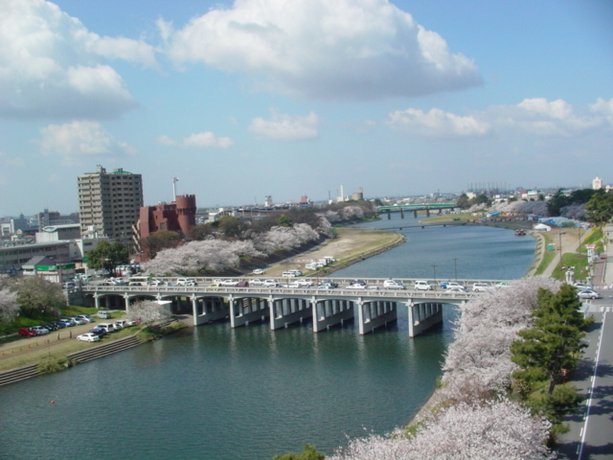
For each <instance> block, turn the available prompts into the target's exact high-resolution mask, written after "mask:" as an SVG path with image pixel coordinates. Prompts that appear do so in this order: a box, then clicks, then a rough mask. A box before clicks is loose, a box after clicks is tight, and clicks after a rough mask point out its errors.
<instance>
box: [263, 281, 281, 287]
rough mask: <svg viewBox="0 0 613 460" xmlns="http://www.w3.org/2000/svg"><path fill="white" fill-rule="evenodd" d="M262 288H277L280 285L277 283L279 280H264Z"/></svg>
mask: <svg viewBox="0 0 613 460" xmlns="http://www.w3.org/2000/svg"><path fill="white" fill-rule="evenodd" d="M262 286H264V287H277V286H279V283H277V280H264V281H262Z"/></svg>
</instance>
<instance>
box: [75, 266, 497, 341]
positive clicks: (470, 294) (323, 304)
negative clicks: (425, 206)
mask: <svg viewBox="0 0 613 460" xmlns="http://www.w3.org/2000/svg"><path fill="white" fill-rule="evenodd" d="M190 280H193V281H194V282H195V283H196V284H195V285H193V286H178V285H177V278H158V279H157V282H160V283H161V284H160V285H158V286H152V285H147V286H109V285H104V284H86V285H84V286H82V288H81V292H82V294H84V295H86V296H90V297H93V303H94V305H95V306H96V308H101V307H104V308H111V307H113V306H121V307H125V308H126V310H128V311H129V309H130V303H131V302H132V301H133V300H138V299H147V298H149V299H155V300H158V301H161V300H171V301H172V307H173V309H174V310H175V311H183V312H185V311H188V312H191V313H192V314H193V324H194V325H195V326H198V325H200V324H203V323H209V322H213V321H221V320H227V319H228V318H229V320H230V326H231V327H232V328H235V327H239V326H247V325H249V324H250V323H253V322H268V323H269V324H270V329H271V330H275V329H280V328H284V327H288V326H289V325H291V324H294V323H303V322H305V321H311V323H312V329H313V332H320V331H323V330H327V329H329V328H330V327H333V326H337V325H343V323H344V322H345V321H348V320H351V319H353V320H354V321H356V322H357V324H358V330H359V333H360V334H362V335H363V334H367V333H369V332H372V331H374V330H375V329H377V328H379V327H384V326H386V325H387V324H389V323H392V322H394V321H396V320H397V310H398V307H399V306H400V305H402V306H406V307H407V310H408V324H409V336H410V337H414V336H416V335H418V334H421V333H422V332H423V331H425V330H426V329H428V328H430V327H432V326H434V325H435V324H438V323H440V322H442V308H443V305H445V304H448V305H449V304H450V305H461V304H463V303H465V302H466V301H468V300H470V299H472V298H474V297H475V296H478V295H480V294H481V292H484V291H487V290H490V289H495V288H497V287H500V286H505V285H506V283H507V282H506V281H499V280H496V281H494V280H458V281H457V283H458V284H460V285H463V286H466V291H461V290H456V291H454V290H451V289H445V288H442V287H441V286H440V285H439V282H438V281H437V280H426V281H428V283H429V284H430V285H431V287H432V288H431V289H429V290H420V289H417V288H416V287H415V286H416V284H415V281H417V280H416V279H407V278H405V279H397V281H399V282H401V283H403V284H404V286H409V287H408V288H405V289H390V288H385V287H384V283H385V281H386V279H383V278H366V279H364V280H363V281H364V286H363V287H356V286H357V285H356V283H354V281H355V280H353V279H349V278H326V281H330V282H334V283H337V284H338V287H337V288H334V289H324V288H321V287H318V286H317V285H318V284H319V283H318V282H319V281H321V279H319V278H318V279H316V278H284V279H283V280H282V281H279V283H280V285H278V286H274V287H273V286H271V287H265V286H261V285H258V286H253V285H252V284H250V283H254V282H255V280H257V278H246V277H241V278H224V279H223V280H220V279H219V278H191V279H190ZM259 280H260V281H261V280H262V279H261V278H259ZM420 281H424V280H423V279H421V280H420ZM235 283H236V284H239V283H240V284H241V286H238V285H236V286H232V285H231V284H235ZM298 283H302V286H300V285H299V284H298ZM309 283H313V284H314V285H313V286H308V284H309ZM473 286H476V287H478V291H474V290H473ZM118 301H119V303H120V304H121V305H116V304H117V302H118ZM102 302H103V303H104V305H101V303H102Z"/></svg>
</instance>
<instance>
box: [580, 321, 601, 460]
mask: <svg viewBox="0 0 613 460" xmlns="http://www.w3.org/2000/svg"><path fill="white" fill-rule="evenodd" d="M606 321H607V314H606V313H604V314H603V315H602V329H601V330H600V337H599V338H598V348H597V351H596V364H595V365H594V375H592V385H591V386H590V392H589V395H590V397H589V398H588V400H587V402H586V405H587V415H586V417H585V424H584V425H583V428H582V431H583V434H582V435H580V438H581V442H580V444H579V454H578V456H577V460H581V457H582V455H583V446H584V445H585V435H586V434H587V424H588V423H589V421H590V405H591V404H592V395H593V394H594V384H595V383H596V375H597V373H598V360H599V359H600V349H601V348H602V336H603V335H604V334H603V332H604V329H605V323H606Z"/></svg>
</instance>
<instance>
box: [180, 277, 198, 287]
mask: <svg viewBox="0 0 613 460" xmlns="http://www.w3.org/2000/svg"><path fill="white" fill-rule="evenodd" d="M196 284H197V283H196V280H195V279H194V278H177V286H196Z"/></svg>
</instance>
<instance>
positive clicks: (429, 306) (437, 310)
mask: <svg viewBox="0 0 613 460" xmlns="http://www.w3.org/2000/svg"><path fill="white" fill-rule="evenodd" d="M407 307H408V313H409V315H408V316H409V337H415V336H417V335H419V334H421V333H423V332H424V331H426V330H428V329H430V328H431V327H433V326H435V325H437V324H440V323H442V322H443V305H442V304H440V303H433V302H428V303H418V304H414V303H413V302H409V303H407Z"/></svg>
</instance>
